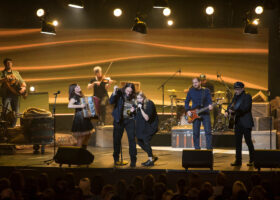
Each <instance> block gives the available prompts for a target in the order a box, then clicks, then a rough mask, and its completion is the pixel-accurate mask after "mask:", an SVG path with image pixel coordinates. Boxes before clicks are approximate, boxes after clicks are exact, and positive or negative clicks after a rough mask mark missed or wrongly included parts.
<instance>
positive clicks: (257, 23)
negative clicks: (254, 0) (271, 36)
mask: <svg viewBox="0 0 280 200" xmlns="http://www.w3.org/2000/svg"><path fill="white" fill-rule="evenodd" d="M259 23H260V19H254V20H253V22H252V24H254V25H256V26H257V25H259Z"/></svg>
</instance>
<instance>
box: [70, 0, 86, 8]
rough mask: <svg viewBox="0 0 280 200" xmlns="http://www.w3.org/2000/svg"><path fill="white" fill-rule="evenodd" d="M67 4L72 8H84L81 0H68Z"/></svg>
mask: <svg viewBox="0 0 280 200" xmlns="http://www.w3.org/2000/svg"><path fill="white" fill-rule="evenodd" d="M68 6H69V7H72V8H84V4H83V1H82V0H69V3H68Z"/></svg>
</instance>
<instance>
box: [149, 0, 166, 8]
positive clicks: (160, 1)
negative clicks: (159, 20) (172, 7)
mask: <svg viewBox="0 0 280 200" xmlns="http://www.w3.org/2000/svg"><path fill="white" fill-rule="evenodd" d="M167 7H168V3H167V0H154V6H153V8H167Z"/></svg>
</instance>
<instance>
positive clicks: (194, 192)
mask: <svg viewBox="0 0 280 200" xmlns="http://www.w3.org/2000/svg"><path fill="white" fill-rule="evenodd" d="M198 196H199V189H197V188H195V187H193V188H191V189H190V190H189V191H188V193H187V197H188V200H197V199H198Z"/></svg>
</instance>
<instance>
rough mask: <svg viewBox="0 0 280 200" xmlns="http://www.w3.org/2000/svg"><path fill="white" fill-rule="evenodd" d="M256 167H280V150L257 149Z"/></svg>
mask: <svg viewBox="0 0 280 200" xmlns="http://www.w3.org/2000/svg"><path fill="white" fill-rule="evenodd" d="M254 165H255V168H257V169H258V170H259V171H260V170H261V168H280V150H255V162H254Z"/></svg>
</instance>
